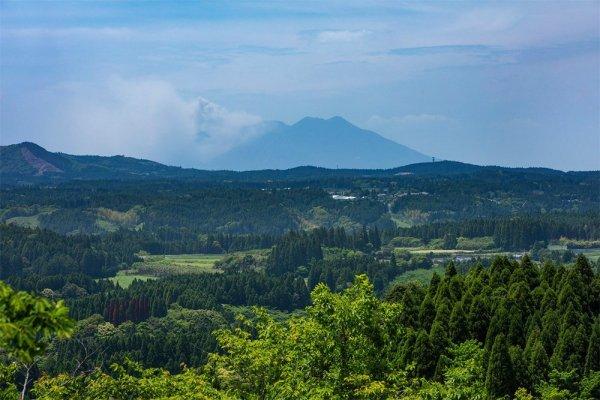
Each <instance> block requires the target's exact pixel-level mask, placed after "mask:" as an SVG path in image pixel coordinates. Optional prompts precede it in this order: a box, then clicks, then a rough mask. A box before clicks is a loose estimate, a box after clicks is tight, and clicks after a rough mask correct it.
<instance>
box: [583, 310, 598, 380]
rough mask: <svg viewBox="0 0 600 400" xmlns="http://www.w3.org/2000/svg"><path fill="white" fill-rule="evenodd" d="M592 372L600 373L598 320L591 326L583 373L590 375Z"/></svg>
mask: <svg viewBox="0 0 600 400" xmlns="http://www.w3.org/2000/svg"><path fill="white" fill-rule="evenodd" d="M592 371H600V320H596V322H595V323H594V325H593V326H592V334H591V336H590V341H589V344H588V348H587V355H586V358H585V373H586V374H590V373H592Z"/></svg>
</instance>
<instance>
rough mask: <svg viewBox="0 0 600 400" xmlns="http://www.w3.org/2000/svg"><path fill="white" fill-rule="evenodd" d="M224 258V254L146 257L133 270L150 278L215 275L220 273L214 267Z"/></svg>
mask: <svg viewBox="0 0 600 400" xmlns="http://www.w3.org/2000/svg"><path fill="white" fill-rule="evenodd" d="M223 257H224V256H223V255H222V254H177V255H162V256H155V255H153V256H144V257H143V259H144V260H143V261H141V262H137V263H134V264H133V265H132V270H134V271H136V273H138V274H140V275H149V276H165V275H175V274H200V273H205V272H208V273H214V272H220V271H218V270H217V269H215V268H214V266H215V263H216V262H217V261H219V260H221V259H222V258H223Z"/></svg>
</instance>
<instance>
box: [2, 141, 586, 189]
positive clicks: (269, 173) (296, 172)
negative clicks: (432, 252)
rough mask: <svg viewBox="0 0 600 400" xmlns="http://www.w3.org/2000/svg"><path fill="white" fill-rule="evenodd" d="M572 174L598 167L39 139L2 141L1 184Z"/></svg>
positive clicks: (262, 180)
mask: <svg viewBox="0 0 600 400" xmlns="http://www.w3.org/2000/svg"><path fill="white" fill-rule="evenodd" d="M489 173H493V174H504V175H506V174H515V175H516V174H518V175H519V176H523V174H535V175H565V176H566V175H568V174H590V173H591V174H596V172H569V173H566V172H562V171H556V170H552V169H546V168H505V167H496V166H487V167H483V166H478V165H473V164H465V163H460V162H456V161H439V162H435V163H434V162H425V163H416V164H410V165H406V166H401V167H397V168H391V169H327V168H322V167H314V166H301V167H295V168H290V169H282V170H276V169H265V170H256V171H245V172H236V171H226V170H218V171H208V170H200V169H193V168H180V167H172V166H167V165H164V164H160V163H157V162H154V161H149V160H142V159H136V158H131V157H124V156H112V157H103V156H79V155H70V154H64V153H52V152H49V151H47V150H46V149H44V148H43V147H41V146H38V145H37V144H35V143H31V142H23V143H19V144H12V145H8V146H0V183H2V184H35V183H42V184H48V183H60V182H64V181H71V180H136V179H195V180H201V181H207V182H221V181H238V182H268V181H309V180H322V179H338V178H360V177H394V176H411V175H420V176H424V175H441V176H450V175H465V174H489Z"/></svg>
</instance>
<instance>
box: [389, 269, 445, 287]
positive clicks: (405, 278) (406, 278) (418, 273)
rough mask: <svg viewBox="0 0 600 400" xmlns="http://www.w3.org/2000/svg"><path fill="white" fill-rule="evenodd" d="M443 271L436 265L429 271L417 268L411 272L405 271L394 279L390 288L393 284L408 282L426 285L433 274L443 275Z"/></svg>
mask: <svg viewBox="0 0 600 400" xmlns="http://www.w3.org/2000/svg"><path fill="white" fill-rule="evenodd" d="M445 270H446V268H445V267H444V266H442V265H438V266H435V267H433V268H429V269H424V268H419V269H415V270H412V271H407V272H405V273H403V274H402V275H400V276H398V277H397V278H396V279H394V282H393V283H392V284H390V286H392V285H393V284H394V283H408V282H419V283H422V284H424V285H426V284H429V281H431V277H432V276H433V274H434V273H435V272H437V273H438V275H443V274H444V271H445Z"/></svg>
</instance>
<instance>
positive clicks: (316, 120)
mask: <svg viewBox="0 0 600 400" xmlns="http://www.w3.org/2000/svg"><path fill="white" fill-rule="evenodd" d="M308 124H310V125H332V124H333V125H341V124H344V125H348V126H354V125H353V124H352V123H350V122H349V121H348V120H347V119H345V118H343V117H340V116H338V115H336V116H333V117H331V118H327V119H325V118H320V117H310V116H307V117H304V118H302V119H301V120H299V121H298V122H296V123H295V124H294V125H292V126H302V125H308Z"/></svg>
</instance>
